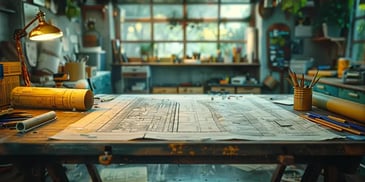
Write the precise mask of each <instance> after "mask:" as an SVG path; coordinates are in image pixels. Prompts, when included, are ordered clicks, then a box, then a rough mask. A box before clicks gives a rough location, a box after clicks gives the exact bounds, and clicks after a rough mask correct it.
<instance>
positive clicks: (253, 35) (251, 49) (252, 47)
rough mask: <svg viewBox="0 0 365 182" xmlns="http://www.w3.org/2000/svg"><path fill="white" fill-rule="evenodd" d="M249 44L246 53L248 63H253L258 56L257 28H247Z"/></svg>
mask: <svg viewBox="0 0 365 182" xmlns="http://www.w3.org/2000/svg"><path fill="white" fill-rule="evenodd" d="M246 37H247V45H246V54H247V61H248V63H253V62H254V60H255V59H256V56H257V45H256V42H257V40H256V39H257V32H256V28H253V27H248V28H247V29H246Z"/></svg>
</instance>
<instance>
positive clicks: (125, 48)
mask: <svg viewBox="0 0 365 182" xmlns="http://www.w3.org/2000/svg"><path fill="white" fill-rule="evenodd" d="M142 45H143V44H142V43H122V52H124V53H125V54H126V56H127V57H139V58H140V57H141V47H142Z"/></svg>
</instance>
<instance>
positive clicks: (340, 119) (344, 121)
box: [327, 115, 346, 123]
mask: <svg viewBox="0 0 365 182" xmlns="http://www.w3.org/2000/svg"><path fill="white" fill-rule="evenodd" d="M327 117H328V118H330V119H333V120H335V121H337V122H341V123H346V120H344V119H342V118H339V117H335V116H330V115H328V116H327Z"/></svg>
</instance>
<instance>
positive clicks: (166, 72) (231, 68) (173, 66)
mask: <svg viewBox="0 0 365 182" xmlns="http://www.w3.org/2000/svg"><path fill="white" fill-rule="evenodd" d="M133 66H145V67H148V68H149V75H148V77H146V76H145V75H137V74H132V75H128V74H127V75H126V74H125V73H123V68H124V69H125V68H127V67H133ZM259 68H260V64H258V63H200V64H197V63H192V64H187V63H162V62H146V63H118V64H113V65H112V83H114V85H113V91H114V92H115V93H127V92H129V91H130V89H128V86H127V85H131V84H133V82H132V81H133V80H134V81H136V80H138V79H139V81H142V80H144V81H145V82H146V83H148V84H147V85H148V86H149V87H150V88H152V93H156V94H159V93H184V94H187V93H191V94H193V93H196V94H199V93H207V92H208V91H210V90H211V88H210V85H211V84H216V85H215V86H220V85H219V79H222V78H225V77H227V76H228V77H234V76H238V75H245V76H248V77H250V78H252V79H254V80H260V79H259V75H260V74H259ZM248 80H249V79H248ZM252 86H253V87H255V88H260V84H257V85H250V87H252ZM241 87H246V85H241ZM239 91H240V90H239ZM146 92H148V90H146ZM232 93H236V89H235V88H234V92H232Z"/></svg>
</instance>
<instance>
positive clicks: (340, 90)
mask: <svg viewBox="0 0 365 182" xmlns="http://www.w3.org/2000/svg"><path fill="white" fill-rule="evenodd" d="M310 80H311V78H310V77H306V82H308V83H309V82H310ZM313 91H314V92H318V93H322V94H325V95H329V96H333V97H338V98H341V99H344V100H347V101H351V102H356V103H360V104H365V86H364V85H350V84H344V83H342V80H341V79H339V78H321V79H320V80H319V82H318V83H317V84H316V85H315V86H314V87H313Z"/></svg>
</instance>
